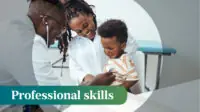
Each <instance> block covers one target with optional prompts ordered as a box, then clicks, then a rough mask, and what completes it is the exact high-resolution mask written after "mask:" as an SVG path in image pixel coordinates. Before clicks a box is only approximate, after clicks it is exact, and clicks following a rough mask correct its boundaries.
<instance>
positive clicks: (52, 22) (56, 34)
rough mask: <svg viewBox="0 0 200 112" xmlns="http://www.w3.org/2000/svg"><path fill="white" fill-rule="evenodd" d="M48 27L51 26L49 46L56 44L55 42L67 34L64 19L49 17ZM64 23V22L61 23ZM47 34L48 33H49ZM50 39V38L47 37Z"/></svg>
mask: <svg viewBox="0 0 200 112" xmlns="http://www.w3.org/2000/svg"><path fill="white" fill-rule="evenodd" d="M48 19H49V20H48V25H49V31H48V32H49V34H48V35H49V39H48V40H49V45H51V44H54V42H55V40H56V39H58V38H60V37H61V35H62V34H63V33H64V32H65V22H64V21H65V18H62V17H57V18H54V17H51V16H49V17H48ZM60 21H62V22H60ZM48 32H47V33H48ZM47 38H48V37H47Z"/></svg>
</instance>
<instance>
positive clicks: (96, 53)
mask: <svg viewBox="0 0 200 112" xmlns="http://www.w3.org/2000/svg"><path fill="white" fill-rule="evenodd" d="M64 6H65V9H66V13H65V14H66V18H67V21H68V26H69V27H70V28H71V30H73V31H75V32H76V33H77V34H78V36H76V37H75V38H73V39H72V41H71V42H70V45H69V48H68V51H69V52H68V53H69V68H70V75H71V77H72V79H73V80H75V81H76V83H77V84H80V83H84V82H85V83H87V82H89V81H91V80H92V79H93V78H95V77H96V75H97V74H100V73H102V71H103V66H104V64H105V63H106V62H107V57H106V56H105V54H104V50H103V47H102V45H101V41H100V37H99V36H98V35H97V34H96V30H97V23H98V24H100V23H99V22H97V20H96V15H95V13H94V12H93V10H92V8H91V6H90V5H89V4H88V3H87V2H85V1H84V0H65V5H64ZM136 48H137V47H136V43H135V40H134V38H133V37H130V36H129V38H128V43H127V48H126V51H127V52H128V53H129V55H131V57H133V55H134V54H135V51H136Z"/></svg>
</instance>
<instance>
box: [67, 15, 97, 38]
mask: <svg viewBox="0 0 200 112" xmlns="http://www.w3.org/2000/svg"><path fill="white" fill-rule="evenodd" d="M69 26H70V28H71V30H73V31H75V32H76V33H77V34H78V35H79V36H83V37H86V38H88V39H90V40H92V39H94V37H95V35H96V27H95V23H94V21H93V16H92V15H83V14H79V16H77V17H74V18H72V19H71V20H70V21H69Z"/></svg>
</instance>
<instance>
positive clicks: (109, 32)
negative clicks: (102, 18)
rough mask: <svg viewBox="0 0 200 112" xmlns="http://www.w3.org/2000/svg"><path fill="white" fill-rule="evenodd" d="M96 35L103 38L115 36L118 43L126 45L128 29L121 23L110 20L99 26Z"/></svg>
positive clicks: (116, 20)
mask: <svg viewBox="0 0 200 112" xmlns="http://www.w3.org/2000/svg"><path fill="white" fill-rule="evenodd" d="M98 34H99V35H100V36H101V37H104V38H111V37H113V36H116V39H117V41H118V42H119V43H124V42H125V43H126V42H127V38H128V29H127V26H126V24H125V23H124V22H123V21H121V20H118V19H110V20H107V21H106V22H104V23H103V24H101V25H100V26H99V28H98Z"/></svg>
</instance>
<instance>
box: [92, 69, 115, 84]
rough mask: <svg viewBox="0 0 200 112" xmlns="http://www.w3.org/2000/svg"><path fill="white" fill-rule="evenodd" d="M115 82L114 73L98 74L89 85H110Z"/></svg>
mask: <svg viewBox="0 0 200 112" xmlns="http://www.w3.org/2000/svg"><path fill="white" fill-rule="evenodd" d="M114 80H115V75H114V74H113V73H112V72H106V73H101V74H98V75H97V76H96V77H94V78H93V80H92V81H91V82H90V84H89V85H91V86H92V85H97V86H98V85H102V86H103V85H110V84H111V83H112V82H113V81H114Z"/></svg>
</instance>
